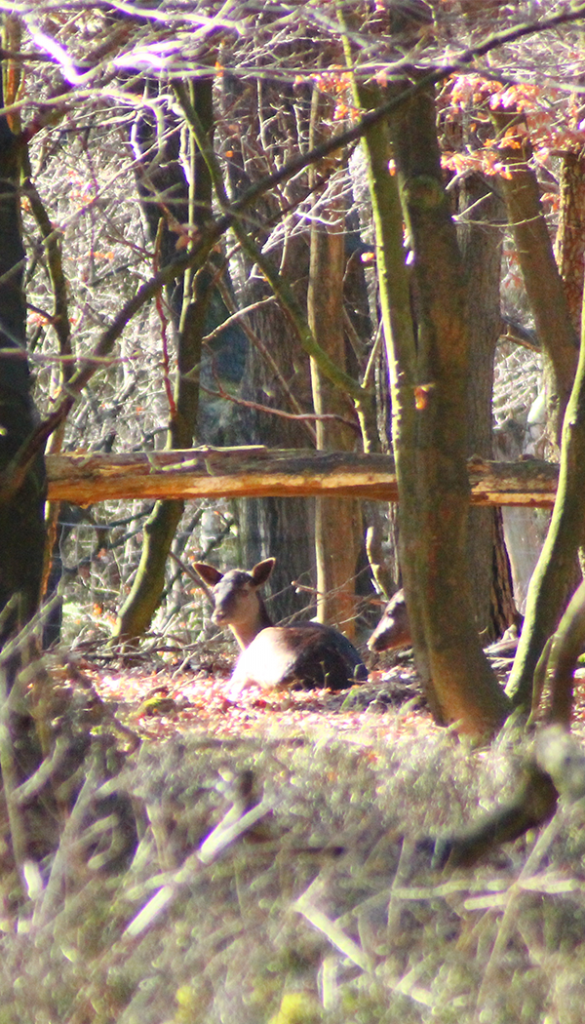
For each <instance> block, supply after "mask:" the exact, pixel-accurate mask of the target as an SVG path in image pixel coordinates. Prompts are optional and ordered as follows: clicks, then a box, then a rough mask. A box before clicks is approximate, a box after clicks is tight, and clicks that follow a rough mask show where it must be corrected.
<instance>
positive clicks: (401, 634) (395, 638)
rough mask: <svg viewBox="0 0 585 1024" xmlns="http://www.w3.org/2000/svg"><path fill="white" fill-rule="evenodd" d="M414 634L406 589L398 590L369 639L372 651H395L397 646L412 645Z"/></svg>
mask: <svg viewBox="0 0 585 1024" xmlns="http://www.w3.org/2000/svg"><path fill="white" fill-rule="evenodd" d="M411 645H412V636H411V632H410V623H409V621H408V611H407V610H406V601H405V599H404V591H403V590H398V591H397V592H396V593H395V594H394V597H392V598H391V599H390V601H389V602H388V604H387V605H386V607H385V609H384V614H383V615H382V618H381V619H380V621H379V623H378V625H377V626H376V628H375V630H374V632H373V633H372V635H371V637H370V639H369V640H368V647H369V648H370V650H371V651H376V652H378V653H379V652H380V651H393V650H395V649H396V648H397V647H410V646H411Z"/></svg>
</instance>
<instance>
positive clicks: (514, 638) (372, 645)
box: [368, 590, 524, 656]
mask: <svg viewBox="0 0 585 1024" xmlns="http://www.w3.org/2000/svg"><path fill="white" fill-rule="evenodd" d="M523 621H524V620H523V616H522V615H520V614H519V613H517V614H516V615H515V617H514V620H513V621H512V623H511V624H510V626H509V627H508V629H507V630H506V631H505V633H504V635H503V636H502V638H501V640H498V641H496V642H495V643H493V644H490V645H489V647H486V651H487V652H488V653H489V654H493V655H494V656H496V655H498V654H502V655H505V654H506V653H508V652H509V651H514V650H515V649H516V647H517V645H518V634H519V632H520V631H521V629H522V623H523ZM368 647H369V649H370V651H375V652H376V653H377V654H380V653H381V652H382V651H394V650H397V648H399V647H412V633H411V631H410V622H409V619H408V610H407V607H406V599H405V597H404V591H403V590H397V591H396V593H395V594H394V596H393V597H391V598H390V600H389V602H388V604H387V605H386V607H385V608H384V612H383V614H382V618H381V619H380V621H379V623H378V625H377V626H376V628H375V630H374V632H373V633H372V635H371V637H370V639H369V640H368Z"/></svg>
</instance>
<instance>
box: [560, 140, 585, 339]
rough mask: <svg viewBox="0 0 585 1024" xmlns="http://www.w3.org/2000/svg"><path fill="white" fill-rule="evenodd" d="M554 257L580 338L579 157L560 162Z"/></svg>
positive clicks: (583, 169)
mask: <svg viewBox="0 0 585 1024" xmlns="http://www.w3.org/2000/svg"><path fill="white" fill-rule="evenodd" d="M555 256H556V261H557V265H558V268H559V272H560V275H561V279H562V282H563V286H564V290H565V296H566V299H567V305H568V307H569V313H570V316H571V319H572V321H573V326H574V328H575V332H576V334H577V336H578V337H580V335H581V310H582V306H583V271H584V269H585V158H584V157H583V155H582V154H580V153H565V154H564V155H563V159H562V162H561V201H560V207H559V226H558V230H557V237H556V241H555Z"/></svg>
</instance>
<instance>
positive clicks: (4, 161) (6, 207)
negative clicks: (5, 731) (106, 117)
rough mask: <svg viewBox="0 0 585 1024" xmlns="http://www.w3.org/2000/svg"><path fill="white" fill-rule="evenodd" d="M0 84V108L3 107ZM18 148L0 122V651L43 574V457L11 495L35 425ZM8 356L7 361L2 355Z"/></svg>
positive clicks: (27, 611) (28, 611)
mask: <svg viewBox="0 0 585 1024" xmlns="http://www.w3.org/2000/svg"><path fill="white" fill-rule="evenodd" d="M2 95H3V93H2V86H1V81H0V106H3V101H2ZM22 144H23V143H22V140H20V139H19V138H18V137H17V136H16V135H14V134H13V133H12V131H11V129H10V126H9V124H8V121H7V118H6V117H0V238H1V239H2V244H1V245H0V348H1V349H2V350H3V352H4V355H3V358H2V359H0V472H1V473H3V474H8V476H7V477H6V478H5V479H4V481H3V483H4V486H5V488H7V489H6V490H4V494H3V496H0V610H1V609H3V608H5V606H6V604H7V603H8V601H10V599H11V598H15V599H16V600H15V604H14V608H13V612H12V613H11V614H10V615H8V616H7V617H4V619H3V622H2V625H1V627H0V643H4V642H5V641H6V640H7V638H8V637H10V636H11V635H13V633H14V632H15V630H16V629H18V628H19V626H21V625H22V624H23V623H24V622H26V621H27V620H28V619H29V618H30V617H31V616H32V615H33V614H34V612H35V610H36V608H37V606H38V602H39V598H40V586H41V579H42V571H43V551H44V544H45V526H44V519H43V508H44V498H45V470H44V459H43V455H42V453H38V454H37V455H36V456H35V458H34V460H33V462H32V463H31V464H30V465H29V466H28V468H27V471H26V474H25V477H24V480H23V482H22V485H21V486H19V487H18V489H17V490H16V493H13V492H12V488H11V487H10V483H11V481H10V473H11V469H13V468H14V467H13V465H12V463H13V459H14V458H15V456H16V455H17V453H18V450H19V448H20V446H21V445H22V444H23V442H25V441H26V440H27V439H28V437H29V436H30V434H31V433H32V432H33V430H34V428H35V427H36V425H37V422H38V416H37V413H36V410H35V407H34V404H33V401H32V398H31V395H30V375H29V369H28V362H27V359H26V355H25V352H26V303H25V298H24V291H23V278H24V259H25V252H24V246H23V243H22V231H21V220H20V195H19V184H20V157H19V154H20V152H21V147H22ZM10 352H12V353H14V355H13V357H11V356H10V355H9V353H10Z"/></svg>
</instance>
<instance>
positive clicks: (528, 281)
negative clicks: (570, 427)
mask: <svg viewBox="0 0 585 1024" xmlns="http://www.w3.org/2000/svg"><path fill="white" fill-rule="evenodd" d="M493 119H494V122H495V124H496V126H497V128H498V130H499V132H500V135H501V139H500V143H499V147H498V148H499V152H500V156H501V159H502V161H503V162H504V163H505V165H506V173H504V174H502V175H501V176H500V178H499V182H500V187H501V189H502V194H503V196H504V199H505V201H506V207H507V209H508V221H509V223H510V227H511V229H512V232H513V234H514V241H515V243H516V251H517V253H518V260H519V263H520V268H521V270H522V277H523V278H524V285H525V288H526V294H527V295H528V301H529V302H530V308H531V309H532V313H533V315H534V322H535V326H536V334H537V336H538V340H539V342H540V344H541V346H542V350H543V356H544V380H545V389H546V401H547V423H548V430H549V439H550V442H551V444H552V446H553V449H554V448H555V447H556V445H557V444H558V442H559V438H560V434H561V429H562V424H563V416H564V413H565V409H566V406H567V402H568V400H569V395H570V394H571V388H572V386H573V380H574V377H575V368H576V366H577V357H578V340H579V335H578V334H577V332H576V330H575V327H574V325H573V322H572V320H571V315H570V312H569V306H568V304H567V300H566V297H565V290H564V288H563V282H562V280H561V276H560V274H559V269H558V267H557V264H556V261H555V257H554V252H553V246H552V241H551V238H550V235H549V231H548V227H547V224H546V220H545V218H544V214H543V210H542V206H541V203H540V195H539V186H538V181H537V179H536V174H535V173H534V170H533V169H532V167H531V166H530V160H531V157H532V148H531V146H530V139H529V136H528V132H527V130H526V128H525V125H524V124H523V121H522V118H521V117H520V116H519V115H518V114H516V113H510V112H508V111H495V112H494V113H493Z"/></svg>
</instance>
